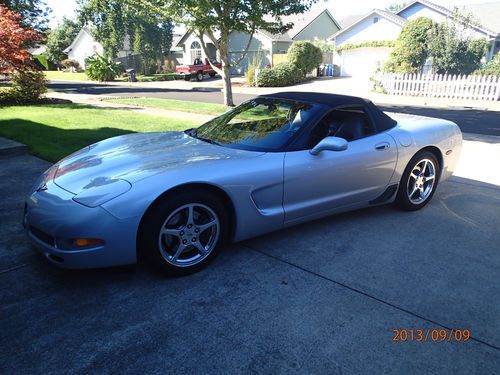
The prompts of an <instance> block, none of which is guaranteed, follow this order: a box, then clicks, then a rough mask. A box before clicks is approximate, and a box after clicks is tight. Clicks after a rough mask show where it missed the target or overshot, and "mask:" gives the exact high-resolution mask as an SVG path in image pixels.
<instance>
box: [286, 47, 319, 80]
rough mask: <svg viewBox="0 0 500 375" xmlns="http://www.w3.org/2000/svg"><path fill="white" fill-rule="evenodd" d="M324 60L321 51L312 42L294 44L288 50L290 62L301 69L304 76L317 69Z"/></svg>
mask: <svg viewBox="0 0 500 375" xmlns="http://www.w3.org/2000/svg"><path fill="white" fill-rule="evenodd" d="M322 60H323V53H322V52H321V49H320V48H318V47H316V46H315V45H314V44H312V43H311V42H306V41H298V42H294V43H293V44H292V45H291V46H290V48H289V49H288V62H289V63H291V64H293V65H295V66H296V67H297V68H299V69H300V70H301V71H302V72H303V73H304V75H305V74H307V73H310V72H311V71H312V70H313V69H315V68H317V67H318V66H319V65H320V64H321V61H322Z"/></svg>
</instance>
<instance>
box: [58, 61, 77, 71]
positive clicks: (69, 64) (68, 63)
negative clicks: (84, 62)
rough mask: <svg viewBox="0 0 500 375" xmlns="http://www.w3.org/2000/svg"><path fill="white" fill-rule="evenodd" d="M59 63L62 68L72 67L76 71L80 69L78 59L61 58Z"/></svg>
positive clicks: (69, 68)
mask: <svg viewBox="0 0 500 375" xmlns="http://www.w3.org/2000/svg"><path fill="white" fill-rule="evenodd" d="M60 64H61V65H62V67H63V68H64V69H68V70H72V69H74V70H76V71H78V70H82V68H81V66H80V64H79V63H78V61H76V60H71V59H65V60H62V61H61V62H60Z"/></svg>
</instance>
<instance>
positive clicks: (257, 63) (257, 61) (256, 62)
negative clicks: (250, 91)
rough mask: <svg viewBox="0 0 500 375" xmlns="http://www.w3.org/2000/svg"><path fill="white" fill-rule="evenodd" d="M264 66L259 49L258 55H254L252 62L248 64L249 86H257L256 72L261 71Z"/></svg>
mask: <svg viewBox="0 0 500 375" xmlns="http://www.w3.org/2000/svg"><path fill="white" fill-rule="evenodd" d="M261 65H262V51H261V50H260V49H259V50H258V51H257V53H255V54H254V55H253V58H252V61H250V63H249V64H248V68H247V71H246V72H245V78H246V82H247V85H248V86H255V83H256V82H255V71H256V70H257V69H260V67H261Z"/></svg>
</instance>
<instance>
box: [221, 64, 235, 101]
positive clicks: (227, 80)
mask: <svg viewBox="0 0 500 375" xmlns="http://www.w3.org/2000/svg"><path fill="white" fill-rule="evenodd" d="M222 79H223V80H224V104H225V105H227V106H228V107H234V102H233V88H232V87H231V76H230V74H229V66H228V64H227V63H225V62H224V61H223V62H222Z"/></svg>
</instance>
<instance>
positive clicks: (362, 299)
mask: <svg viewBox="0 0 500 375" xmlns="http://www.w3.org/2000/svg"><path fill="white" fill-rule="evenodd" d="M496 140H497V139H496V138H490V143H489V144H493V145H494V146H495V147H498V142H495V141H496ZM476 141H478V142H484V141H485V140H483V139H480V138H479V140H477V139H476ZM485 143H486V142H485ZM467 150H469V151H471V150H472V152H469V151H467ZM487 150H489V149H487ZM477 151H478V150H477V149H476V148H471V147H469V148H468V149H467V148H464V154H463V158H462V161H461V165H462V166H465V167H461V168H462V174H461V177H453V178H452V179H451V180H449V181H447V182H445V183H443V184H441V185H440V186H439V188H438V190H437V193H436V195H435V196H434V198H433V200H432V202H431V203H430V204H429V205H428V206H427V207H426V208H425V209H423V210H422V211H419V212H412V213H408V212H401V211H399V210H397V209H396V208H394V207H392V206H384V207H377V208H371V209H365V210H359V211H355V212H351V213H347V214H343V215H338V216H335V217H331V218H327V219H322V220H318V221H315V222H312V223H309V224H306V225H301V226H297V227H294V228H289V229H286V230H283V231H280V232H277V233H274V234H270V235H266V236H263V237H260V238H257V239H254V240H250V241H246V242H243V243H239V244H235V245H232V246H231V247H229V248H228V249H226V250H225V251H224V252H223V253H222V254H221V255H220V256H219V257H218V258H217V259H216V260H215V261H214V263H212V264H211V266H210V267H208V268H207V269H205V270H204V271H202V272H200V273H198V274H195V275H192V276H189V277H184V278H169V277H165V276H164V275H162V274H158V273H156V272H154V271H151V270H149V269H146V268H143V267H124V268H113V269H103V270H88V271H66V270H61V269H58V268H55V267H53V266H52V265H50V264H48V263H47V261H45V260H44V259H42V258H41V257H40V256H38V255H35V254H34V253H33V251H32V250H31V248H30V246H29V244H28V242H27V241H26V239H25V236H24V234H23V231H22V229H21V225H20V221H21V217H22V202H23V198H24V195H25V194H26V192H27V191H28V189H29V187H30V185H31V183H32V181H33V180H34V178H35V177H36V176H37V175H38V174H39V173H41V172H42V171H43V170H44V169H45V168H47V167H48V166H49V164H48V163H47V162H44V161H42V160H40V159H37V158H35V157H32V156H28V155H24V156H13V157H9V158H4V159H1V160H0V163H1V167H0V188H1V191H2V200H1V201H0V202H1V203H0V223H1V226H0V285H1V292H0V296H1V301H2V304H1V306H0V326H1V333H2V334H1V336H0V373H2V374H25V373H30V374H33V373H36V374H47V373H82V374H84V373H85V374H87V373H96V372H99V373H131V374H137V373H147V374H149V373H159V374H165V373H178V374H189V373H196V374H216V373H230V374H235V373H259V374H277V373H286V374H288V373H298V374H308V373H314V374H359V373H369V374H374V373H375V374H378V373H429V374H442V373H477V374H484V373H495V372H496V371H498V369H499V368H500V319H499V317H500V304H499V303H498V301H499V300H500V283H499V282H498V280H500V252H499V243H500V232H499V230H498V228H499V227H500V215H499V207H500V187H499V186H498V185H497V184H493V183H485V182H480V181H478V180H475V179H471V178H470V175H469V174H468V171H469V170H470V169H471V167H467V165H468V163H469V164H470V163H472V164H475V163H473V162H474V160H476V161H481V159H482V161H483V162H484V163H487V160H484V159H485V158H488V157H492V158H496V160H499V155H500V153H499V150H498V149H497V148H496V149H493V150H489V151H486V152H487V154H479V155H478V154H476V153H477ZM464 160H465V162H466V163H465V164H464V162H463V161H464ZM492 160H495V159H492ZM488 165H492V164H488ZM490 174H495V176H496V177H498V174H499V171H498V168H497V169H496V170H493V167H491V169H490ZM495 176H494V178H496V177H495ZM485 179H486V180H488V175H486V177H485ZM393 329H406V330H408V331H409V330H411V329H413V330H417V329H424V330H426V329H445V330H450V329H470V330H471V332H472V337H473V338H472V339H471V340H469V341H468V342H454V341H452V342H447V341H445V342H432V341H431V342H397V343H395V342H393V341H392V337H393V336H394V334H393V332H392V330H393Z"/></svg>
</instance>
